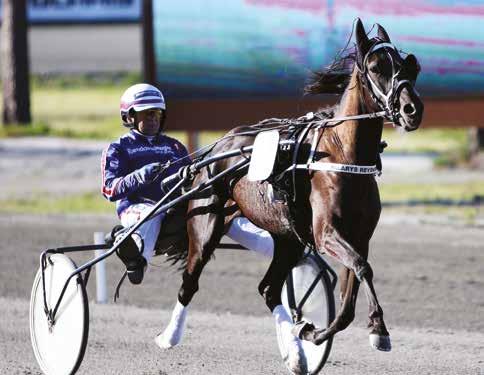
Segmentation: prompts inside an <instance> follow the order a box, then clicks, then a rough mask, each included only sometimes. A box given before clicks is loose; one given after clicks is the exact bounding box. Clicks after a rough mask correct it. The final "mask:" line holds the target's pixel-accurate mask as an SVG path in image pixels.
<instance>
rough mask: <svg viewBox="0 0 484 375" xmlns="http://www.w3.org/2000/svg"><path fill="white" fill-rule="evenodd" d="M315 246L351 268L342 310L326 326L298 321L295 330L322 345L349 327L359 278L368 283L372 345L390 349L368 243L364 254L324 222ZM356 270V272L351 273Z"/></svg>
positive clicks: (303, 336) (367, 294) (304, 337)
mask: <svg viewBox="0 0 484 375" xmlns="http://www.w3.org/2000/svg"><path fill="white" fill-rule="evenodd" d="M316 246H317V248H318V249H321V251H323V252H326V253H327V254H328V255H330V256H331V257H333V258H335V259H337V260H338V261H339V262H341V263H342V264H343V265H344V266H345V267H347V268H348V269H350V270H351V271H352V272H350V274H349V275H348V280H347V281H346V291H345V297H344V300H343V305H342V308H341V311H340V312H339V314H338V316H337V317H336V319H335V320H334V321H333V322H332V323H331V325H330V326H329V327H328V329H326V330H318V329H317V328H315V327H314V326H312V325H310V324H304V323H301V324H299V325H298V326H297V327H296V329H295V332H297V333H298V335H299V337H301V338H303V339H306V340H309V341H312V342H313V343H315V344H317V345H319V344H321V343H323V342H324V341H325V340H327V339H328V338H329V337H331V336H332V335H334V334H335V333H336V332H339V331H341V330H343V329H344V328H346V327H347V326H348V324H349V323H350V322H351V321H352V320H353V317H354V309H355V303H356V297H357V293H358V285H359V283H358V281H359V282H362V283H363V285H364V286H365V292H366V296H367V299H368V305H369V319H370V327H371V328H372V330H371V332H370V345H371V346H372V347H373V348H375V349H378V350H382V351H390V350H391V343H390V335H389V333H388V331H387V329H386V327H385V322H384V320H383V310H382V308H381V307H380V305H379V303H378V299H377V297H376V292H375V289H374V287H373V271H372V269H371V267H370V265H369V263H368V262H367V261H366V257H367V254H368V248H367V246H366V247H365V248H364V249H360V252H362V254H363V255H361V254H359V253H358V252H357V251H356V250H355V249H354V248H353V247H352V246H351V245H350V244H349V243H348V242H347V241H346V240H345V239H344V238H343V237H342V236H341V234H340V233H339V231H338V230H337V229H336V228H334V227H333V226H331V225H327V224H326V225H325V227H324V230H323V231H322V233H321V234H320V235H319V236H318V237H317V238H316ZM353 273H354V275H352V274H353Z"/></svg>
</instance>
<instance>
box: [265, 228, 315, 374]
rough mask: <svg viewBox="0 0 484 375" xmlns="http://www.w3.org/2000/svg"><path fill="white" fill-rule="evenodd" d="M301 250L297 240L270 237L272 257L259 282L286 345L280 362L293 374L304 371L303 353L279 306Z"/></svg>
mask: <svg viewBox="0 0 484 375" xmlns="http://www.w3.org/2000/svg"><path fill="white" fill-rule="evenodd" d="M303 250H304V246H303V245H302V244H301V243H299V241H295V240H287V239H282V238H274V257H273V259H272V262H271V264H270V266H269V269H268V270H267V272H266V274H265V276H264V278H263V279H262V281H261V283H260V284H259V293H260V294H261V295H262V297H264V300H265V302H266V305H267V307H268V308H269V309H270V310H271V312H272V315H273V316H274V319H275V323H276V325H277V326H278V327H279V332H280V335H281V336H280V339H281V340H282V341H283V342H284V344H285V346H286V348H287V353H286V356H285V358H284V361H285V362H286V364H287V365H288V366H289V368H290V369H291V370H292V371H293V372H294V373H306V370H305V369H306V363H305V361H304V359H305V358H304V356H301V355H300V352H301V343H300V341H299V339H298V338H297V337H295V336H294V335H293V334H292V327H293V321H292V318H291V317H290V316H289V314H288V313H287V312H286V310H285V309H284V307H283V306H282V301H281V292H282V287H283V285H284V281H285V280H286V278H287V275H288V274H289V272H290V271H291V269H292V268H293V267H294V266H295V265H296V263H297V262H298V260H299V259H300V258H301V255H302V252H303Z"/></svg>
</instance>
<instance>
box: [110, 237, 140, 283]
mask: <svg viewBox="0 0 484 375" xmlns="http://www.w3.org/2000/svg"><path fill="white" fill-rule="evenodd" d="M135 235H136V234H135ZM140 242H141V244H142V243H143V241H142V240H141V238H140ZM142 252H143V245H141V250H140V248H139V247H138V245H137V244H136V242H135V240H134V239H133V238H132V237H131V236H129V237H128V238H126V239H125V240H124V241H123V244H122V245H121V246H120V247H119V248H118V249H117V250H116V254H117V255H118V257H119V259H121V260H122V261H123V263H124V265H125V266H126V273H127V275H128V279H129V281H130V282H131V283H132V284H141V282H142V281H143V276H144V273H145V269H146V266H147V263H146V259H145V258H144V257H143V255H141V254H142Z"/></svg>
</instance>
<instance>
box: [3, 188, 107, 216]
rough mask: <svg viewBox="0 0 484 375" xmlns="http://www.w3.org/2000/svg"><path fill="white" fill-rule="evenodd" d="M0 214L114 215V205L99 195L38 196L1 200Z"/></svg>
mask: <svg viewBox="0 0 484 375" xmlns="http://www.w3.org/2000/svg"><path fill="white" fill-rule="evenodd" d="M0 212H1V213H29V214H72V213H97V214H101V213H113V214H114V204H113V203H110V202H108V201H107V200H105V199H104V198H103V197H102V196H101V194H100V193H85V194H79V195H69V196H64V197H55V196H49V195H46V194H42V195H40V194H39V195H38V196H35V197H30V198H28V199H5V200H4V199H2V200H0Z"/></svg>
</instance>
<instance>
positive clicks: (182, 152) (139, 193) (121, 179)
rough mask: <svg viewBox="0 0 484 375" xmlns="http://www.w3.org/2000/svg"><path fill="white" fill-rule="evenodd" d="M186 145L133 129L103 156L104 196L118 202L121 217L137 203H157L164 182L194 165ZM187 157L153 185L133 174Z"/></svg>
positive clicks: (111, 145)
mask: <svg viewBox="0 0 484 375" xmlns="http://www.w3.org/2000/svg"><path fill="white" fill-rule="evenodd" d="M187 155H188V153H187V150H186V148H185V146H183V145H182V144H181V143H180V142H178V141H177V140H176V139H174V138H170V137H168V136H166V135H164V134H159V135H157V136H145V135H143V134H141V133H140V132H138V131H137V130H134V129H133V130H130V131H129V132H128V133H126V134H125V135H123V136H121V137H120V138H119V139H118V140H117V141H115V142H113V143H111V144H110V145H109V146H108V148H107V149H105V150H104V152H103V156H102V165H101V168H102V194H103V195H104V197H105V198H106V199H108V200H109V201H111V202H113V201H116V212H117V213H118V216H121V213H122V212H123V211H124V210H125V209H126V208H128V207H129V206H131V205H132V204H136V203H155V202H157V201H159V200H160V199H161V198H162V197H163V195H164V192H163V190H162V188H161V186H160V181H161V180H162V179H163V178H165V177H168V176H170V175H172V174H174V173H176V172H178V170H179V169H180V168H181V167H183V166H185V165H187V164H189V163H190V161H191V160H190V158H189V157H186V156H187ZM181 158H184V159H183V160H181V161H180V162H178V163H175V164H174V165H172V166H170V167H169V168H168V169H167V170H165V171H164V173H163V174H162V175H161V176H160V178H157V179H156V180H155V181H154V182H153V183H151V184H148V185H144V184H141V183H140V181H138V179H137V178H136V176H134V175H130V173H132V172H134V171H135V170H137V169H139V168H142V167H143V166H145V165H147V164H150V163H155V162H161V163H165V162H167V161H172V162H173V161H175V160H178V159H181Z"/></svg>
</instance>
